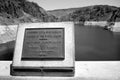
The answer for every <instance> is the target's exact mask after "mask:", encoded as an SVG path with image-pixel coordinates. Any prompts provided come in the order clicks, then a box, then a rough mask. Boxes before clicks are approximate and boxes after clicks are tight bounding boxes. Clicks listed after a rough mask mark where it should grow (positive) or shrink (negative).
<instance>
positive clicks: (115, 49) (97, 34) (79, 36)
mask: <svg viewBox="0 0 120 80" xmlns="http://www.w3.org/2000/svg"><path fill="white" fill-rule="evenodd" d="M75 47H76V48H75V51H76V53H75V54H76V55H75V58H76V60H85V61H86V60H120V33H113V32H111V31H108V30H105V29H103V28H100V27H97V26H95V27H88V26H82V25H80V24H76V25H75Z"/></svg>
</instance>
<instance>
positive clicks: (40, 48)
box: [10, 22, 75, 76]
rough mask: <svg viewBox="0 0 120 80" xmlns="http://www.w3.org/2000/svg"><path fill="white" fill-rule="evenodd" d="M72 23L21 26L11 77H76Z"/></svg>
mask: <svg viewBox="0 0 120 80" xmlns="http://www.w3.org/2000/svg"><path fill="white" fill-rule="evenodd" d="M74 49H75V46H74V24H73V23H72V22H61V23H60V22H57V23H30V24H20V25H19V28H18V33H17V39H16V45H15V51H14V57H13V63H12V64H11V73H10V74H11V75H13V76H74V59H75V58H74V57H75V55H74V54H75V50H74Z"/></svg>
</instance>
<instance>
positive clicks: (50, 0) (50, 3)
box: [28, 0, 120, 10]
mask: <svg viewBox="0 0 120 80" xmlns="http://www.w3.org/2000/svg"><path fill="white" fill-rule="evenodd" d="M28 1H33V2H36V3H38V4H39V5H40V7H42V8H44V9H45V10H54V9H64V8H74V7H84V6H90V5H101V4H102V5H112V6H117V7H120V0H28Z"/></svg>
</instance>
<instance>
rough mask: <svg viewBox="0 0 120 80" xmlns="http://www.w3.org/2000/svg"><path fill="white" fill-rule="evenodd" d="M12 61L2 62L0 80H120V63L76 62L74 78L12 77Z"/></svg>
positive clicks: (0, 63) (0, 62) (0, 64)
mask: <svg viewBox="0 0 120 80" xmlns="http://www.w3.org/2000/svg"><path fill="white" fill-rule="evenodd" d="M11 63H12V62H11V61H0V80H48V79H51V80H120V61H76V62H75V76H74V77H38V76H37V77H35V76H34V77H32V76H29V77H27V76H25V77H22V76H11V75H10V64H11Z"/></svg>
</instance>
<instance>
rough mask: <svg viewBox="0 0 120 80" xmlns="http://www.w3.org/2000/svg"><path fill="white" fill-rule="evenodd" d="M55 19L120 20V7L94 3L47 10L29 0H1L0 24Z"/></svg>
mask: <svg viewBox="0 0 120 80" xmlns="http://www.w3.org/2000/svg"><path fill="white" fill-rule="evenodd" d="M55 21H120V8H119V7H115V6H109V5H93V6H87V7H80V8H70V9H58V10H51V11H46V10H45V9H43V8H42V7H40V6H38V4H37V3H34V2H29V1H27V0H0V24H3V25H9V24H18V23H26V22H55Z"/></svg>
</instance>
